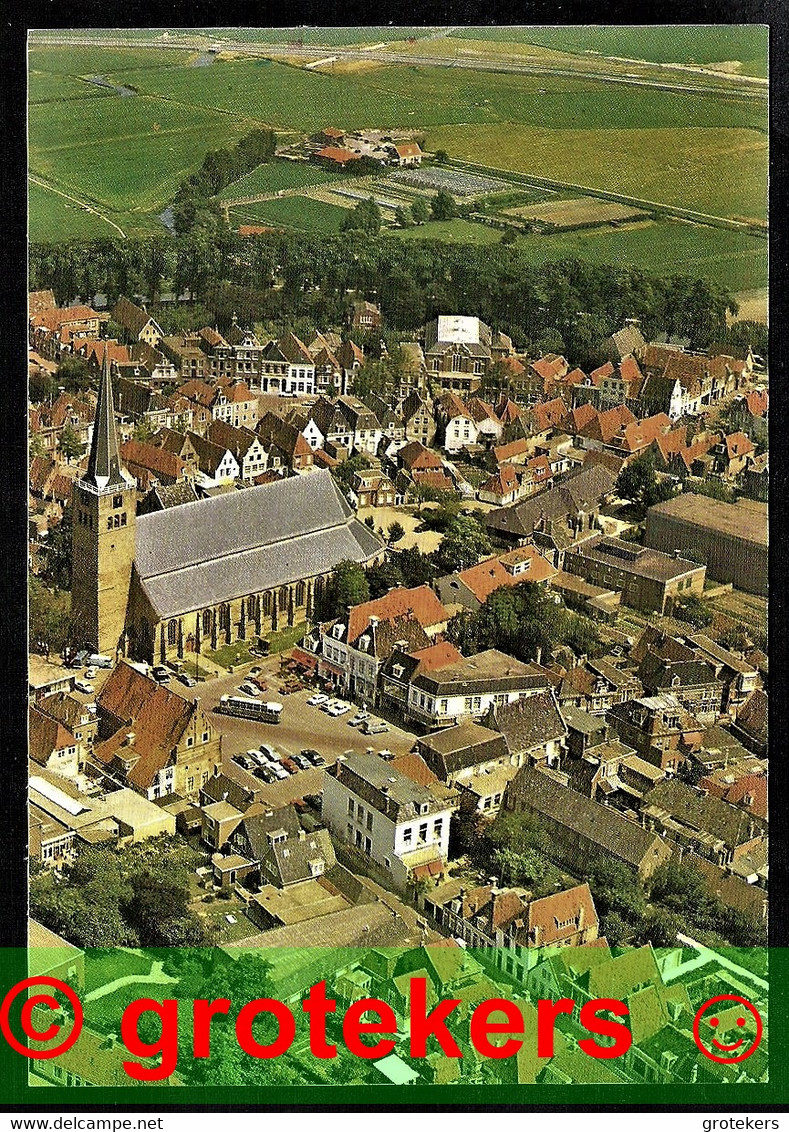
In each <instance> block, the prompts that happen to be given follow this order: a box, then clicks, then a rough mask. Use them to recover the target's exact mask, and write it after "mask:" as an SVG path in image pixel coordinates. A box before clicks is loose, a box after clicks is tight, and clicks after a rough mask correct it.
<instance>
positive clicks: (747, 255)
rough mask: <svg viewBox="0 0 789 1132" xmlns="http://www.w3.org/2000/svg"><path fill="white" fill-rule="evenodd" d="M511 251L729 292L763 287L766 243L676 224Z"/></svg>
mask: <svg viewBox="0 0 789 1132" xmlns="http://www.w3.org/2000/svg"><path fill="white" fill-rule="evenodd" d="M424 227H425V228H427V227H429V225H425V226H424ZM516 247H517V248H518V249H520V250H521V251H522V252H525V253H526V254H528V256H529V259H530V260H532V262H533V263H534V264H535V266H538V265H540V264H544V263H552V262H555V261H557V260H561V259H566V258H569V257H575V258H578V259H583V260H585V261H586V262H590V263H601V264H602V263H611V264H616V265H617V266H619V267H623V266H625V265H632V266H633V267H637V268H639V269H640V270H642V271H645V272H648V273H654V274H656V275H674V274H683V275H692V276H700V277H706V278H708V279H710V280H712V281H714V282H716V283H720V284H721V285H722V286H723V287H726V288H729V289H730V290H732V291H747V290H752V289H756V288H760V287H766V286H767V241H766V240H762V239H759V238H758V237H756V236H747V235H744V234H743V233H741V232H731V231H726V230H723V229H718V228H701V227H697V226H695V225H692V224H685V223H683V222H682V221H678V220H677V221H672V220H664V221H660V222H658V223H655V224H647V225H644V226H636V227H633V228H621V229H613V228H596V229H589V230H586V231H582V232H566V233H557V234H556V235H551V236H519V237H518V239H517V242H516Z"/></svg>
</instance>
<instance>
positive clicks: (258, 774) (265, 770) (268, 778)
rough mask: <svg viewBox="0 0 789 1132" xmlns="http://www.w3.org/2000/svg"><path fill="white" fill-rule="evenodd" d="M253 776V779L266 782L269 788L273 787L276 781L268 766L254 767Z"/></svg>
mask: <svg viewBox="0 0 789 1132" xmlns="http://www.w3.org/2000/svg"><path fill="white" fill-rule="evenodd" d="M254 775H255V778H262V779H263V781H264V782H267V783H268V784H269V786H273V785H274V783H275V782H276V781H277V776H276V774H275V773H274V770H273V768H272V767H270V766H258V767H255V770H254Z"/></svg>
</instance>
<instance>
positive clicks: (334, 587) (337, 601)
mask: <svg viewBox="0 0 789 1132" xmlns="http://www.w3.org/2000/svg"><path fill="white" fill-rule="evenodd" d="M369 600H370V586H369V584H368V582H367V575H366V574H365V572H364V570H363V569H362V568H361V566H359V565H358V563H356V562H351V561H345V562H340V563H339V564H338V565H337V566H335V568H334V570H333V571H332V573H331V576H330V578H329V580H328V582H327V583H326V589H325V592H324V596H323V601H322V602H321V607H320V617H321V618H322V619H325V620H329V619H331V618H332V617H340V616H343V615H344V614H345V613H346V611H347V609H348V606H349V605H351V606H352V605H361V603H362V602H365V601H369Z"/></svg>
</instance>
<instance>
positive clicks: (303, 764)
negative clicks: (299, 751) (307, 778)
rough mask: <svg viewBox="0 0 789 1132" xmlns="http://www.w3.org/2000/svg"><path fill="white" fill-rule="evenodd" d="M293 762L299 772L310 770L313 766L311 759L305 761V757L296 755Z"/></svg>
mask: <svg viewBox="0 0 789 1132" xmlns="http://www.w3.org/2000/svg"><path fill="white" fill-rule="evenodd" d="M293 762H294V763H295V764H296V766H297V767H298V769H299V770H309V769H310V766H311V765H312V764H311V763H310V760H309V759H305V757H304V755H294V756H293Z"/></svg>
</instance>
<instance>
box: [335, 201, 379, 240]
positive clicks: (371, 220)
mask: <svg viewBox="0 0 789 1132" xmlns="http://www.w3.org/2000/svg"><path fill="white" fill-rule="evenodd" d="M356 228H358V229H359V230H360V231H362V232H366V233H367V235H368V236H377V235H378V233H379V232H380V231H381V210H380V208H379V207H378V205H377V204H376V203H375V198H374V197H370V198H369V199H368V200H360V201H359V203H358V204H357V205H356V207H355V208H353V209H351V211H350V212H349V213H348V215H347V216H346V217H345V219H344V220H343V222H342V224H341V225H340V230H341V231H343V232H350V231H353V230H354V229H356Z"/></svg>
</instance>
